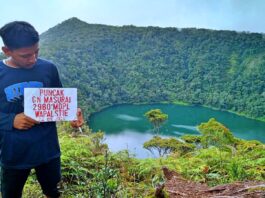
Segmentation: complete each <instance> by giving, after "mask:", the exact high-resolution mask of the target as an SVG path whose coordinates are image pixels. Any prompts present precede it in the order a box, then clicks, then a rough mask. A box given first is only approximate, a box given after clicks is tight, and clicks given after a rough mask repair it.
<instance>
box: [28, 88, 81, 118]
mask: <svg viewBox="0 0 265 198" xmlns="http://www.w3.org/2000/svg"><path fill="white" fill-rule="evenodd" d="M24 113H25V115H26V116H29V117H31V118H32V119H34V120H37V121H39V122H51V121H72V120H76V113H77V89H76V88H25V89H24Z"/></svg>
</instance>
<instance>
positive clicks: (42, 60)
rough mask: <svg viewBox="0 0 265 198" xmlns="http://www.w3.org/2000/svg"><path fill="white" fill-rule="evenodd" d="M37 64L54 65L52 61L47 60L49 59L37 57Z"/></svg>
mask: <svg viewBox="0 0 265 198" xmlns="http://www.w3.org/2000/svg"><path fill="white" fill-rule="evenodd" d="M37 64H38V65H49V66H55V65H54V64H53V62H51V61H49V60H46V59H43V58H38V61H37Z"/></svg>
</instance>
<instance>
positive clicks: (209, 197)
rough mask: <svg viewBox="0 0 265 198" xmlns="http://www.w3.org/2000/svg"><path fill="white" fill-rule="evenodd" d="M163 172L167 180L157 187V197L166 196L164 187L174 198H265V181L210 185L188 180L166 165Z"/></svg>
mask: <svg viewBox="0 0 265 198" xmlns="http://www.w3.org/2000/svg"><path fill="white" fill-rule="evenodd" d="M163 172H164V175H165V177H166V182H165V184H164V185H162V186H160V187H158V188H157V190H156V197H161V198H162V197H164V195H163V194H162V189H164V191H167V192H168V194H169V195H170V197H172V198H173V197H177V198H265V181H264V182H258V181H245V182H236V183H232V184H225V185H219V186H215V187H209V186H207V185H206V184H201V183H196V182H192V181H189V180H186V179H184V178H183V177H181V176H180V175H179V174H177V173H175V172H173V171H169V170H168V169H167V168H166V167H164V168H163Z"/></svg>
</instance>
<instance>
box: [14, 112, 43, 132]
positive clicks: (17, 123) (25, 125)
mask: <svg viewBox="0 0 265 198" xmlns="http://www.w3.org/2000/svg"><path fill="white" fill-rule="evenodd" d="M35 124H39V122H38V121H36V120H33V119H32V118H30V117H28V116H26V115H25V114H24V113H19V114H17V115H16V116H15V119H14V123H13V127H14V128H16V129H20V130H27V129H30V128H31V127H33V126H34V125H35Z"/></svg>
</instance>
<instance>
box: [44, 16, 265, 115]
mask: <svg viewBox="0 0 265 198" xmlns="http://www.w3.org/2000/svg"><path fill="white" fill-rule="evenodd" d="M41 56H43V57H45V58H47V59H50V60H52V61H53V62H55V63H56V65H57V66H58V68H59V70H60V76H61V79H62V81H63V83H64V85H65V86H66V87H78V88H79V98H80V103H81V105H82V106H83V107H85V108H86V111H87V112H94V111H97V110H99V109H101V108H102V107H105V106H109V105H113V104H121V103H157V102H165V101H166V102H175V101H183V102H186V103H190V104H195V105H206V106H210V107H214V108H218V109H223V110H231V111H234V112H238V113H241V114H245V115H247V116H250V117H253V118H256V119H261V120H265V39H264V37H263V35H262V34H258V33H244V32H242V33H238V32H235V31H213V30H207V29H195V28H187V29H177V28H159V27H135V26H123V27H115V26H107V25H98V24H88V23H85V22H83V21H80V20H79V19H77V18H71V19H69V20H67V21H64V22H63V23H61V24H59V25H57V26H55V27H53V28H51V29H49V30H48V31H47V32H45V33H43V34H42V35H41Z"/></svg>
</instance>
